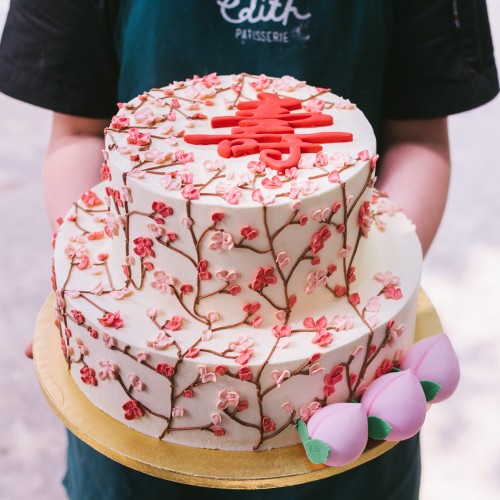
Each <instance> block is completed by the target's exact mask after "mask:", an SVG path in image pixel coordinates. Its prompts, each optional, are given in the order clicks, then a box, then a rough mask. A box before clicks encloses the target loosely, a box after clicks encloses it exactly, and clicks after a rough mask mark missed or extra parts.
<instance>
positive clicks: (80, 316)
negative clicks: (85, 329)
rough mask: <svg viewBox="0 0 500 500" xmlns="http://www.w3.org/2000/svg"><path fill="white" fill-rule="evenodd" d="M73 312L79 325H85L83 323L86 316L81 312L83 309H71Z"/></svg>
mask: <svg viewBox="0 0 500 500" xmlns="http://www.w3.org/2000/svg"><path fill="white" fill-rule="evenodd" d="M71 314H72V315H73V318H74V319H75V321H76V322H77V324H78V325H83V323H85V316H84V315H83V314H82V313H81V311H78V310H77V309H71Z"/></svg>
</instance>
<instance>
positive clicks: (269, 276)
mask: <svg viewBox="0 0 500 500" xmlns="http://www.w3.org/2000/svg"><path fill="white" fill-rule="evenodd" d="M277 281H278V280H277V278H276V276H275V275H274V267H271V266H268V267H259V268H257V272H256V273H255V277H254V279H253V280H252V282H251V283H250V288H251V289H252V290H255V291H258V290H262V289H263V288H264V287H266V286H267V285H275V284H276V283H277Z"/></svg>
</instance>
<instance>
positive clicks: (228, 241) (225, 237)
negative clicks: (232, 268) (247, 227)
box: [208, 231, 234, 252]
mask: <svg viewBox="0 0 500 500" xmlns="http://www.w3.org/2000/svg"><path fill="white" fill-rule="evenodd" d="M233 247H234V242H233V237H232V236H231V234H230V233H226V232H225V231H215V232H213V233H212V236H211V237H210V244H209V245H208V248H209V249H210V250H213V251H215V252H221V251H223V250H225V251H229V250H232V249H233Z"/></svg>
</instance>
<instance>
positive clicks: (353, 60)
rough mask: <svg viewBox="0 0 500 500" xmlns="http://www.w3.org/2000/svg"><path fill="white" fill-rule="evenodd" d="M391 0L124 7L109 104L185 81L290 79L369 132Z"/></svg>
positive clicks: (153, 0) (130, 1) (160, 2)
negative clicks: (322, 91)
mask: <svg viewBox="0 0 500 500" xmlns="http://www.w3.org/2000/svg"><path fill="white" fill-rule="evenodd" d="M392 24H393V12H392V2H391V1H373V0H356V1H352V0H341V1H329V2H326V1H318V0H316V1H314V0H305V1H304V0H302V1H297V0H295V1H292V0H281V1H279V0H269V1H262V0H260V1H255V0H252V1H244V0H243V1H240V0H236V1H235V0H218V1H204V2H200V1H197V0H183V1H182V2H180V1H176V0H172V1H164V0H147V1H141V0H125V1H122V5H121V8H120V14H119V18H118V27H117V32H116V45H117V51H118V59H119V61H120V77H119V85H118V96H119V98H120V99H123V100H129V99H130V98H131V97H133V96H135V95H137V94H139V93H141V92H143V91H145V90H148V89H150V88H152V87H154V86H160V85H166V84H167V83H170V82H172V81H174V80H184V79H185V78H186V77H191V76H193V75H194V74H198V75H205V74H208V73H212V72H214V71H215V72H217V73H219V74H232V73H241V72H248V73H252V74H260V73H265V74H267V75H271V76H282V75H293V76H294V77H296V78H298V79H302V80H307V82H308V83H309V84H312V85H316V86H320V87H328V88H331V89H332V90H333V92H335V93H336V94H339V95H341V96H344V97H348V98H349V99H350V100H351V101H353V102H355V103H356V104H357V105H358V106H359V107H360V108H361V109H362V110H363V112H364V113H365V114H366V115H367V117H368V118H369V120H370V121H371V122H372V123H373V124H376V123H377V122H378V117H379V116H380V107H381V99H382V91H383V83H384V70H385V65H386V59H387V53H388V49H389V40H390V34H391V33H392Z"/></svg>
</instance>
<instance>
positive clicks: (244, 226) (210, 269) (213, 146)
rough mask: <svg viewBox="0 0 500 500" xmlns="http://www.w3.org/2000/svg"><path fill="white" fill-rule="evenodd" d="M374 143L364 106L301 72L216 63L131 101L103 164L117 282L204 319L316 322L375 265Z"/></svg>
mask: <svg viewBox="0 0 500 500" xmlns="http://www.w3.org/2000/svg"><path fill="white" fill-rule="evenodd" d="M374 155H375V137H374V134H373V131H372V128H371V126H370V124H369V123H368V121H367V120H366V118H365V117H364V115H363V114H362V113H361V111H359V110H358V109H357V108H356V106H355V105H353V104H351V103H350V102H349V101H347V100H344V99H342V98H341V97H338V96H336V95H334V94H332V93H330V92H329V91H328V90H326V89H320V88H315V87H311V86H308V85H305V83H304V82H300V81H297V80H295V79H294V78H292V77H287V76H286V77H283V78H268V77H265V76H263V75H261V76H259V77H257V76H252V75H247V74H242V75H233V76H220V77H219V76H217V75H215V74H212V75H208V76H206V77H203V78H196V77H195V78H194V79H192V80H187V81H185V82H176V83H174V84H171V85H169V86H167V87H163V88H161V89H153V90H151V91H149V92H147V93H144V94H143V95H141V96H138V97H137V98H136V99H134V100H132V101H131V102H129V103H127V104H122V105H121V109H120V111H119V113H118V114H117V116H115V117H114V118H113V120H112V123H111V126H110V128H109V129H107V130H106V150H105V157H106V164H105V165H104V167H103V170H102V174H103V178H104V179H105V180H107V181H108V187H107V188H106V192H107V195H108V202H109V203H110V205H111V211H110V213H109V214H107V215H106V217H105V230H106V233H107V235H108V236H111V239H110V240H109V255H110V259H109V262H108V266H109V271H110V275H111V279H112V281H113V283H114V286H115V287H116V288H121V287H128V288H130V289H134V288H136V289H141V290H142V293H141V300H144V301H145V302H146V303H157V301H158V299H159V294H162V295H163V297H162V299H161V300H162V304H163V305H164V306H165V307H166V308H168V310H169V311H173V312H178V313H179V314H182V316H183V317H186V316H187V317H188V319H189V321H194V324H193V325H192V326H195V325H196V324H197V325H198V328H199V327H202V328H206V329H214V328H216V329H219V328H220V329H223V328H224V327H225V326H227V325H231V326H237V325H240V324H241V325H243V324H247V325H248V324H250V323H254V322H255V321H257V322H258V321H259V320H258V319H257V320H256V318H261V317H262V316H264V317H266V316H267V317H273V316H276V318H278V319H279V320H280V321H279V322H280V323H282V324H288V323H291V322H294V321H302V319H303V318H304V316H305V315H308V314H311V313H312V312H313V311H314V310H322V309H324V308H325V306H327V305H328V304H329V303H331V302H332V300H334V299H335V297H338V296H341V295H344V294H345V293H348V292H349V283H351V282H352V281H354V280H355V279H356V274H357V276H358V279H359V277H360V276H361V273H359V265H358V266H357V267H358V273H357V272H356V269H355V266H354V256H355V254H356V250H357V248H358V246H359V244H360V242H361V241H362V240H363V236H366V234H367V232H368V229H369V226H370V209H369V205H370V201H371V189H370V188H371V185H372V182H373V167H374V163H375V158H376V157H375V156H374ZM148 271H150V272H148ZM370 276H371V275H370ZM346 283H347V287H346ZM346 288H347V290H346ZM257 302H258V303H259V304H260V305H261V306H262V307H263V310H262V311H261V314H259V316H256V315H254V314H251V313H250V312H249V310H250V309H252V304H255V303H257ZM186 313H187V315H186ZM253 326H257V325H256V324H253Z"/></svg>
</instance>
